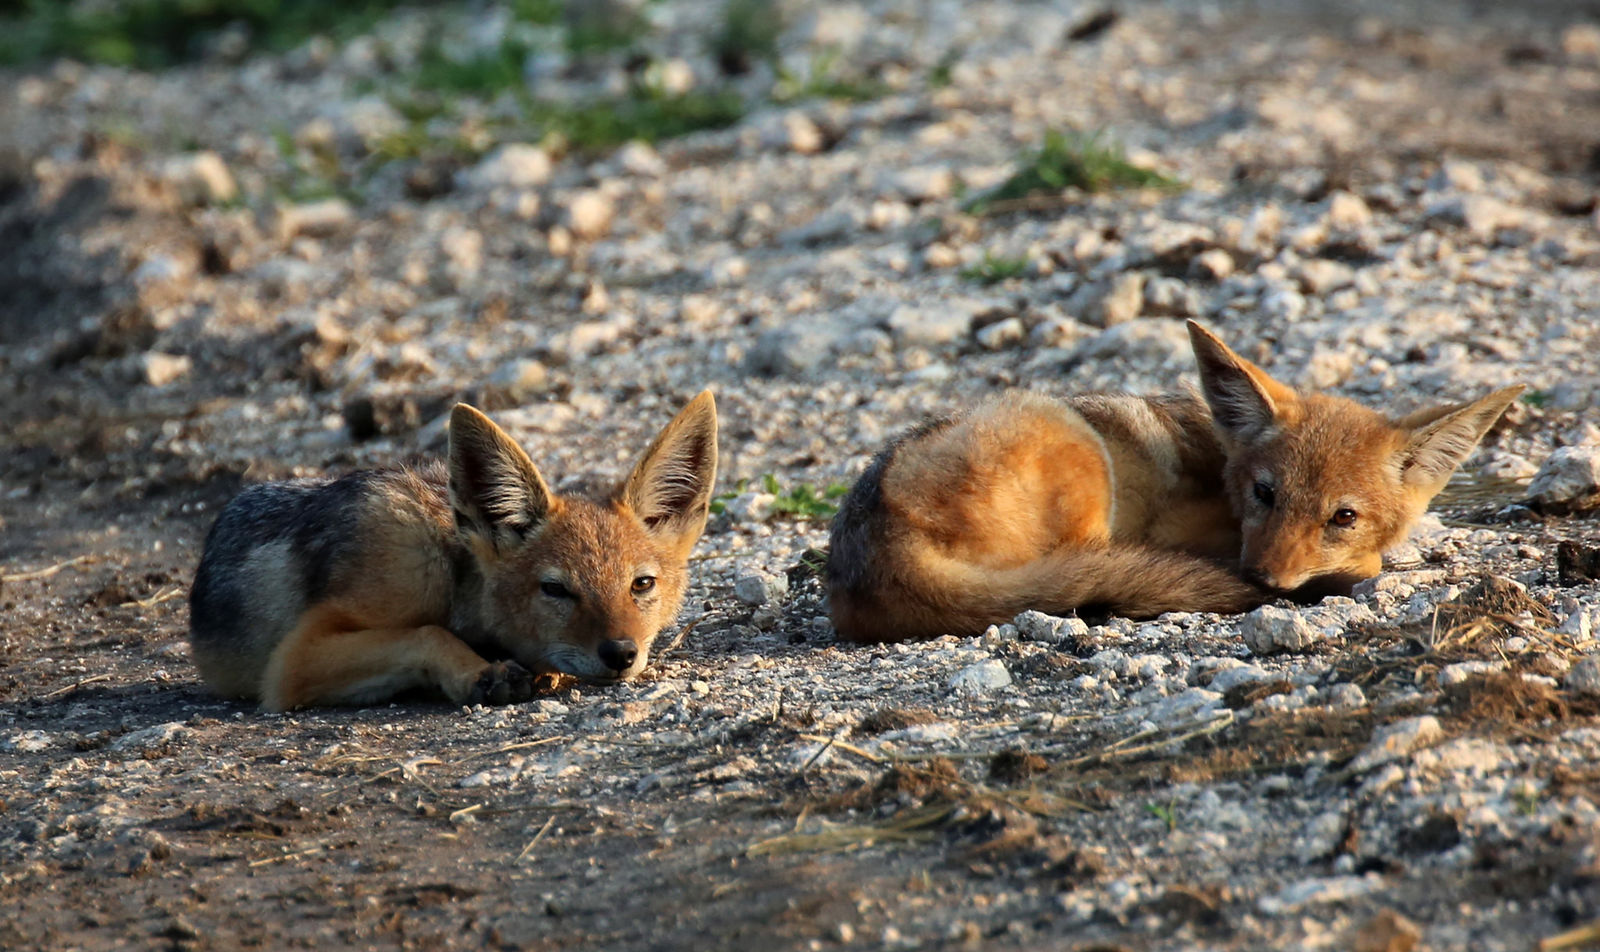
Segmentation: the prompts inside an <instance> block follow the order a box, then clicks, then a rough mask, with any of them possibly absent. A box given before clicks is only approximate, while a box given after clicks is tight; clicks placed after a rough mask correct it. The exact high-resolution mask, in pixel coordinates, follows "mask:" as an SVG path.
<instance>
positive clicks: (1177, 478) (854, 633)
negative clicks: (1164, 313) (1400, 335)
mask: <svg viewBox="0 0 1600 952" xmlns="http://www.w3.org/2000/svg"><path fill="white" fill-rule="evenodd" d="M1189 329H1190V336H1191V339H1192V341H1193V344H1194V349H1195V356H1196V360H1197V363H1198V366H1199V369H1200V376H1201V382H1202V386H1203V391H1204V399H1203V400H1202V399H1201V398H1200V397H1198V396H1195V395H1193V394H1187V393H1179V394H1170V395H1165V396H1159V397H1143V398H1141V397H1133V396H1127V395H1090V396H1084V397H1078V398H1074V399H1070V400H1066V401H1057V400H1051V399H1049V398H1046V397H1042V396H1038V395H1032V394H1008V395H1005V396H1002V397H998V398H995V399H993V400H990V401H987V402H985V403H984V404H981V405H980V406H979V407H977V408H976V409H974V410H972V411H971V412H969V413H968V414H966V415H964V416H962V417H960V418H957V419H956V420H954V421H952V422H950V423H947V424H939V425H934V426H932V427H929V428H927V429H925V430H924V431H922V432H920V433H918V434H915V435H913V436H912V437H911V438H909V439H907V440H905V441H903V442H900V443H897V444H892V445H891V447H890V448H889V449H887V450H885V451H884V453H883V454H881V455H880V456H879V458H878V459H877V460H876V461H875V462H874V464H873V467H872V468H870V469H869V471H868V474H867V475H866V476H864V477H863V478H862V480H861V481H860V482H859V483H858V484H857V486H856V487H855V488H854V489H853V490H852V491H851V494H850V496H849V497H847V499H846V501H845V505H844V506H843V507H842V509H841V511H840V514H839V517H838V519H837V520H836V521H835V525H834V533H833V539H834V544H833V552H832V556H831V558H830V565H829V603H830V608H831V611H832V614H833V619H834V623H835V626H836V627H837V628H838V630H839V631H840V632H841V633H843V634H844V635H846V636H847V637H850V638H853V639H856V640H862V641H877V640H897V639H901V638H909V637H919V636H927V635H936V634H942V633H947V632H948V633H960V632H972V631H975V630H978V629H980V628H982V627H983V626H985V625H988V624H992V623H997V622H1001V621H1006V620H1009V619H1010V618H1011V617H1012V616H1013V615H1015V614H1016V613H1018V612H1020V611H1022V610H1024V609H1028V608H1036V609H1042V610H1046V611H1053V612H1070V611H1073V610H1075V609H1078V608H1081V607H1086V606H1102V607H1105V608H1108V609H1110V610H1112V611H1116V612H1120V613H1123V614H1127V615H1131V616H1135V617H1148V616H1152V615H1156V614H1160V613H1161V612H1165V611H1178V610H1188V611H1219V612H1235V611H1243V610H1246V609H1248V608H1251V607H1254V606H1255V605H1258V604H1260V603H1262V602H1263V601H1265V600H1267V599H1268V598H1272V597H1276V596H1277V595H1279V594H1295V595H1299V596H1304V597H1314V596H1320V595H1322V594H1327V593H1329V592H1333V591H1344V592H1348V590H1349V587H1350V585H1351V584H1353V583H1354V581H1356V580H1358V579H1361V578H1366V577H1369V576H1371V575H1374V574H1376V573H1377V572H1378V571H1379V569H1380V568H1381V566H1382V553H1383V551H1384V550H1385V549H1387V548H1389V547H1391V546H1393V545H1395V544H1396V543H1398V542H1400V541H1401V540H1402V539H1404V537H1405V535H1406V533H1407V531H1408V530H1409V529H1410V526H1411V525H1412V523H1413V522H1414V521H1415V520H1416V518H1417V517H1418V516H1419V515H1421V513H1422V512H1423V511H1424V509H1425V508H1426V506H1427V503H1428V502H1429V500H1431V499H1432V497H1433V495H1434V494H1435V493H1437V492H1438V490H1439V489H1440V488H1442V487H1443V485H1444V482H1445V481H1446V480H1447V479H1448V478H1449V475H1450V473H1451V472H1452V471H1453V470H1454V469H1455V467H1456V466H1457V465H1459V463H1460V462H1461V460H1462V459H1463V458H1464V457H1465V456H1466V454H1467V453H1468V452H1469V451H1470V450H1471V449H1472V448H1473V447H1474V446H1476V445H1477V443H1478V441H1479V440H1480V439H1481V438H1482V436H1483V434H1484V433H1485V432H1486V431H1487V430H1488V428H1489V426H1491V425H1492V424H1493V423H1494V421H1495V420H1496V419H1498V417H1499V416H1500V414H1501V412H1503V411H1504V410H1505V408H1506V406H1507V405H1509V403H1510V402H1511V400H1513V399H1515V397H1516V395H1517V394H1518V393H1520V392H1521V389H1522V388H1520V387H1513V388H1509V389H1506V390H1502V391H1498V392H1496V393H1494V394H1490V395H1489V396H1487V397H1484V398H1483V399H1481V400H1479V401H1476V402H1475V403H1470V404H1462V405H1459V406H1453V407H1447V408H1441V409H1437V410H1432V411H1422V412H1420V413H1417V414H1413V415H1412V416H1410V417H1407V418H1406V419H1404V420H1400V421H1393V422H1391V421H1389V420H1386V419H1385V418H1383V417H1382V416H1381V415H1379V414H1378V413H1376V412H1374V411H1372V410H1369V409H1366V408H1364V407H1362V406H1360V405H1358V404H1356V403H1353V402H1351V401H1349V400H1345V399H1342V398H1339V397H1334V396H1328V395H1319V394H1310V395H1304V394H1300V393H1298V392H1297V391H1295V390H1294V389H1293V388H1290V387H1288V386H1286V385H1284V384H1282V383H1280V382H1279V381H1277V380H1274V379H1273V378H1272V377H1271V376H1269V375H1268V374H1267V373H1266V372H1265V371H1263V370H1262V369H1261V368H1259V367H1257V366H1255V365H1254V364H1252V363H1251V362H1249V361H1247V360H1245V359H1244V358H1242V357H1240V356H1239V355H1237V354H1235V353H1234V352H1233V351H1231V350H1229V349H1228V348H1227V347H1226V345H1224V344H1223V343H1222V342H1221V341H1220V340H1218V339H1217V338H1216V337H1214V336H1213V335H1211V334H1210V333H1209V332H1208V331H1206V330H1205V329H1203V328H1201V327H1200V326H1199V325H1198V324H1194V323H1193V322H1191V323H1190V325H1189ZM1258 484H1260V485H1261V486H1264V487H1267V488H1266V489H1258ZM1263 495H1265V496H1266V497H1267V498H1270V499H1271V501H1272V504H1271V505H1265V504H1263V503H1262V501H1261V497H1262V496H1263ZM1344 510H1348V512H1349V513H1353V514H1354V518H1353V521H1352V522H1351V524H1350V525H1348V526H1345V525H1336V524H1335V521H1336V520H1341V521H1342V520H1344V519H1345V515H1342V514H1341V512H1342V511H1344Z"/></svg>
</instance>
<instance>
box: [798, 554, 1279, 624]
mask: <svg viewBox="0 0 1600 952" xmlns="http://www.w3.org/2000/svg"><path fill="white" fill-rule="evenodd" d="M885 561H886V562H889V563H893V562H895V560H894V559H888V560H885ZM829 574H830V585H829V603H830V606H831V611H832V615H833V623H834V627H835V628H837V629H838V631H839V632H840V633H841V634H843V635H844V636H845V637H847V638H850V639H851V640H854V641H900V640H903V639H907V638H920V637H930V636H936V635H943V634H973V633H976V632H979V631H982V630H983V629H984V628H986V627H988V626H989V625H994V624H999V623H1001V622H1007V621H1010V620H1011V619H1012V618H1013V617H1014V616H1015V615H1016V614H1017V613H1019V612H1022V611H1026V610H1028V609H1030V608H1032V609H1037V610H1039V611H1042V612H1047V613H1050V614H1058V615H1059V614H1066V613H1070V612H1073V611H1075V610H1078V609H1083V608H1093V609H1096V610H1103V611H1108V612H1111V613H1112V614H1117V615H1125V616H1127V617H1130V618H1153V617H1155V616H1156V615H1159V614H1161V613H1162V612H1173V611H1205V612H1219V613H1223V614H1231V613H1235V612H1242V611H1248V610H1250V609H1252V608H1255V607H1256V606H1258V605H1260V604H1262V603H1263V602H1265V601H1266V600H1267V598H1268V596H1267V595H1266V594H1265V593H1263V592H1262V591H1261V590H1260V589H1258V588H1256V587H1255V586H1252V585H1250V584H1249V583H1247V582H1245V581H1244V580H1243V579H1242V578H1240V577H1239V576H1238V575H1236V574H1235V573H1233V572H1231V571H1229V570H1228V569H1226V568H1224V567H1223V566H1221V565H1219V564H1217V563H1216V562H1212V561H1210V560H1207V559H1203V558H1199V557H1197V556H1192V555H1186V554H1184V553H1181V552H1168V551H1164V550H1160V549H1148V548H1143V547H1137V546H1126V545H1111V546H1105V547H1090V548H1079V547H1070V548H1069V547H1063V548H1061V549H1057V550H1056V551H1054V552H1050V553H1048V554H1046V555H1045V556H1043V557H1042V558H1039V559H1036V560H1035V561H1032V562H1029V563H1026V564H1024V565H1020V566H1015V567H1013V568H1005V569H993V568H987V567H984V566H978V565H972V564H970V563H966V562H962V561H960V560H958V559H954V558H951V557H949V556H947V555H944V554H943V553H940V552H937V551H935V550H931V549H921V550H920V551H918V552H916V553H915V554H913V555H912V557H911V558H909V559H906V560H904V561H902V562H900V564H898V565H896V564H883V565H879V566H875V567H873V568H871V569H869V570H868V571H866V572H864V573H861V574H859V575H856V581H857V584H855V585H846V584H842V583H841V578H842V573H841V574H835V573H833V572H830V573H829ZM851 574H855V573H851ZM861 582H865V583H866V584H860V583H861Z"/></svg>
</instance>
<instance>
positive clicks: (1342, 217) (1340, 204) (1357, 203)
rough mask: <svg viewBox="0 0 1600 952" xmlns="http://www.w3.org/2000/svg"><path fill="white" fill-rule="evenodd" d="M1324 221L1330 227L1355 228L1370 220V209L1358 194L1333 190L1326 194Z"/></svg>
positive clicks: (1339, 228)
mask: <svg viewBox="0 0 1600 952" xmlns="http://www.w3.org/2000/svg"><path fill="white" fill-rule="evenodd" d="M1324 221H1325V222H1326V223H1327V225H1328V227H1329V228H1332V229H1336V230H1351V229H1356V228H1360V227H1362V226H1364V225H1367V224H1370V223H1371V222H1372V209H1370V208H1368V207H1367V203H1366V202H1364V201H1362V200H1361V197H1360V196H1359V195H1352V194H1351V193H1349V192H1343V191H1340V192H1334V193H1333V194H1332V195H1329V196H1328V211H1327V214H1326V215H1325V216H1324Z"/></svg>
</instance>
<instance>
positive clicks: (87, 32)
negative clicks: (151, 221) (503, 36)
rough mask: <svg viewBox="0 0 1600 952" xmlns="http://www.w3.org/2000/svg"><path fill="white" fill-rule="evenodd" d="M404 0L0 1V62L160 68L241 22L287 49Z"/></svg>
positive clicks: (252, 43)
mask: <svg viewBox="0 0 1600 952" xmlns="http://www.w3.org/2000/svg"><path fill="white" fill-rule="evenodd" d="M403 3H404V0H341V2H338V3H330V2H327V0H121V2H118V3H68V2H65V0H12V2H9V3H0V63H26V62H32V61H35V60H40V59H48V58H50V57H55V56H65V57H70V58H73V59H79V60H85V61H88V62H91V63H109V64H112V65H115V66H137V67H140V68H143V69H159V68H162V67H166V66H172V65H174V64H177V63H182V62H186V61H189V60H193V59H197V58H199V57H200V56H202V55H203V54H204V53H205V51H206V47H207V44H208V42H209V40H210V39H211V38H212V37H214V36H215V35H216V34H218V33H220V32H221V31H222V30H224V29H226V28H228V27H230V26H232V25H234V24H239V25H242V26H243V27H245V29H246V31H247V34H248V40H249V44H248V45H249V47H250V48H251V49H269V50H286V49H292V48H293V47H295V46H298V45H300V44H301V43H304V42H305V41H306V40H308V39H310V38H311V37H313V36H318V35H328V36H331V37H334V38H335V39H343V38H347V37H352V36H356V35H359V34H360V33H363V32H365V31H367V30H370V29H371V28H372V26H373V25H374V24H376V23H377V22H378V21H379V20H381V19H382V18H383V17H384V16H385V15H386V14H388V13H389V12H390V11H392V10H393V9H394V8H396V7H399V6H401V5H402V4H403Z"/></svg>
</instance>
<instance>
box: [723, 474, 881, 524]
mask: <svg viewBox="0 0 1600 952" xmlns="http://www.w3.org/2000/svg"><path fill="white" fill-rule="evenodd" d="M760 484H761V491H762V492H764V493H767V494H769V495H771V496H774V497H776V499H775V501H774V502H773V504H772V511H773V512H774V513H776V514H777V515H780V516H791V517H793V518H795V519H831V518H833V514H834V513H836V512H838V511H839V507H838V506H837V505H835V504H834V502H833V500H835V499H838V498H840V497H841V496H843V495H845V494H846V493H848V492H849V491H850V487H849V486H846V485H845V484H843V483H833V484H831V485H828V486H823V487H817V486H812V485H810V484H808V483H799V484H797V485H795V486H791V487H790V488H788V489H784V488H783V485H782V484H781V483H779V482H778V477H776V476H774V475H772V474H771V473H767V474H766V475H765V476H762V477H761V480H760ZM749 490H750V481H749V480H748V479H741V480H739V481H738V482H737V483H735V484H734V488H733V489H731V490H729V491H728V492H725V493H722V494H721V495H719V496H717V497H716V498H715V499H713V500H712V501H711V511H712V512H713V513H722V512H726V511H727V508H728V502H729V501H730V500H733V499H737V498H738V497H740V496H742V495H743V494H745V493H746V492H748V491H749Z"/></svg>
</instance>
